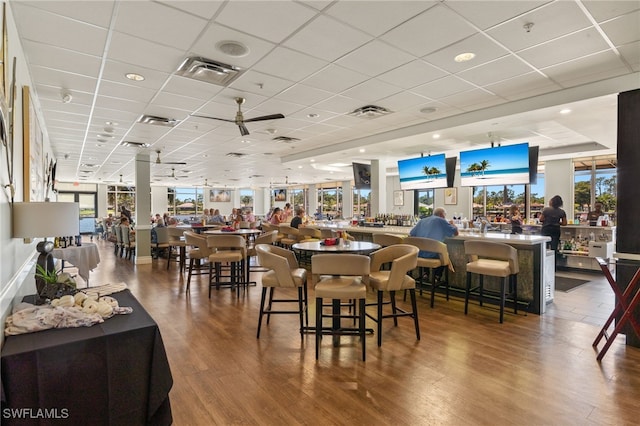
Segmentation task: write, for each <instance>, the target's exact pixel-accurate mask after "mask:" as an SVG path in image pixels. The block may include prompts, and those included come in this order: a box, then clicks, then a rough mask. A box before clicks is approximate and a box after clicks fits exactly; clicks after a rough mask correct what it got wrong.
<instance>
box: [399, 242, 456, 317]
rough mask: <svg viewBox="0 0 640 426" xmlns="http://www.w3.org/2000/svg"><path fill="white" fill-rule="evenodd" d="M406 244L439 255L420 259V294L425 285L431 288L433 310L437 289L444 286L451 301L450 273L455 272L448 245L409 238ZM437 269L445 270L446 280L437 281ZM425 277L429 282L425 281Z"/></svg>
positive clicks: (443, 275) (443, 274)
mask: <svg viewBox="0 0 640 426" xmlns="http://www.w3.org/2000/svg"><path fill="white" fill-rule="evenodd" d="M404 244H409V245H412V246H416V247H418V250H420V251H427V252H431V253H436V254H437V255H438V257H436V258H428V257H418V285H419V287H420V294H422V288H423V287H424V285H425V284H426V285H428V286H429V287H430V288H431V307H432V308H433V299H434V296H435V293H436V289H437V288H438V287H439V286H440V285H444V286H445V288H446V295H447V300H449V271H450V270H451V271H453V265H452V264H451V260H450V259H449V252H448V251H447V245H446V244H445V243H443V242H441V241H438V240H433V239H431V238H423V237H407V238H405V239H404ZM437 268H443V269H444V270H443V272H442V276H441V277H442V278H444V279H437V278H438V277H436V275H435V270H436V269H437ZM425 277H426V278H427V279H428V281H427V280H425Z"/></svg>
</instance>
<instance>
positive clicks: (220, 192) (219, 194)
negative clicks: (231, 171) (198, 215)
mask: <svg viewBox="0 0 640 426" xmlns="http://www.w3.org/2000/svg"><path fill="white" fill-rule="evenodd" d="M209 201H210V202H212V203H230V202H231V191H229V190H228V189H211V190H210V191H209Z"/></svg>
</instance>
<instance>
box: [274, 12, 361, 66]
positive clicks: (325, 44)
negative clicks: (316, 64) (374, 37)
mask: <svg viewBox="0 0 640 426" xmlns="http://www.w3.org/2000/svg"><path fill="white" fill-rule="evenodd" d="M370 39H371V37H370V36H367V35H366V34H364V33H362V32H360V31H357V30H354V29H352V28H350V27H349V26H347V25H345V24H342V23H340V22H338V21H336V20H334V19H330V18H327V17H325V16H320V17H318V18H317V19H314V20H313V21H312V22H310V23H309V24H307V25H306V26H305V27H304V28H302V29H301V30H300V31H298V32H297V33H295V34H293V35H292V36H291V38H289V39H287V40H285V42H284V43H283V44H284V46H286V47H290V48H292V49H295V50H297V51H299V52H304V53H307V54H309V55H311V56H314V57H316V58H320V59H324V60H326V61H334V60H336V59H338V58H339V57H341V56H343V55H344V54H346V53H348V52H350V51H352V50H354V49H356V48H358V47H360V46H362V45H363V44H365V43H366V42H368V41H369V40H370Z"/></svg>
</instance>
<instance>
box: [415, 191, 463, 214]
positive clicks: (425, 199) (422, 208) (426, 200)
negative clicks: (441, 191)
mask: <svg viewBox="0 0 640 426" xmlns="http://www.w3.org/2000/svg"><path fill="white" fill-rule="evenodd" d="M417 193H418V194H417V196H418V208H417V209H416V208H415V207H414V209H413V210H414V213H415V214H417V215H418V217H420V218H423V217H427V216H431V215H432V214H433V194H434V190H433V189H423V190H420V191H417ZM449 215H450V216H453V212H451V213H449Z"/></svg>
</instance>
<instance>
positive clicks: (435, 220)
mask: <svg viewBox="0 0 640 426" xmlns="http://www.w3.org/2000/svg"><path fill="white" fill-rule="evenodd" d="M446 215H447V211H446V210H445V209H444V208H442V207H436V208H435V209H434V210H433V215H432V216H429V217H425V218H424V219H420V221H419V222H418V223H417V224H416V226H414V227H413V229H412V230H411V231H409V235H410V236H412V237H422V238H431V239H432V240H438V241H441V242H444V239H445V238H447V237H454V236H456V235H458V228H457V227H456V226H455V225H454V224H453V221H452V220H450V221H447V219H445V216H446ZM418 257H423V258H427V259H436V258H438V253H433V252H430V251H423V250H420V251H419V252H418ZM443 272H444V266H440V267H438V268H436V269H435V270H434V271H433V275H434V277H435V279H436V281H439V280H440V277H441V276H442V273H443Z"/></svg>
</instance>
